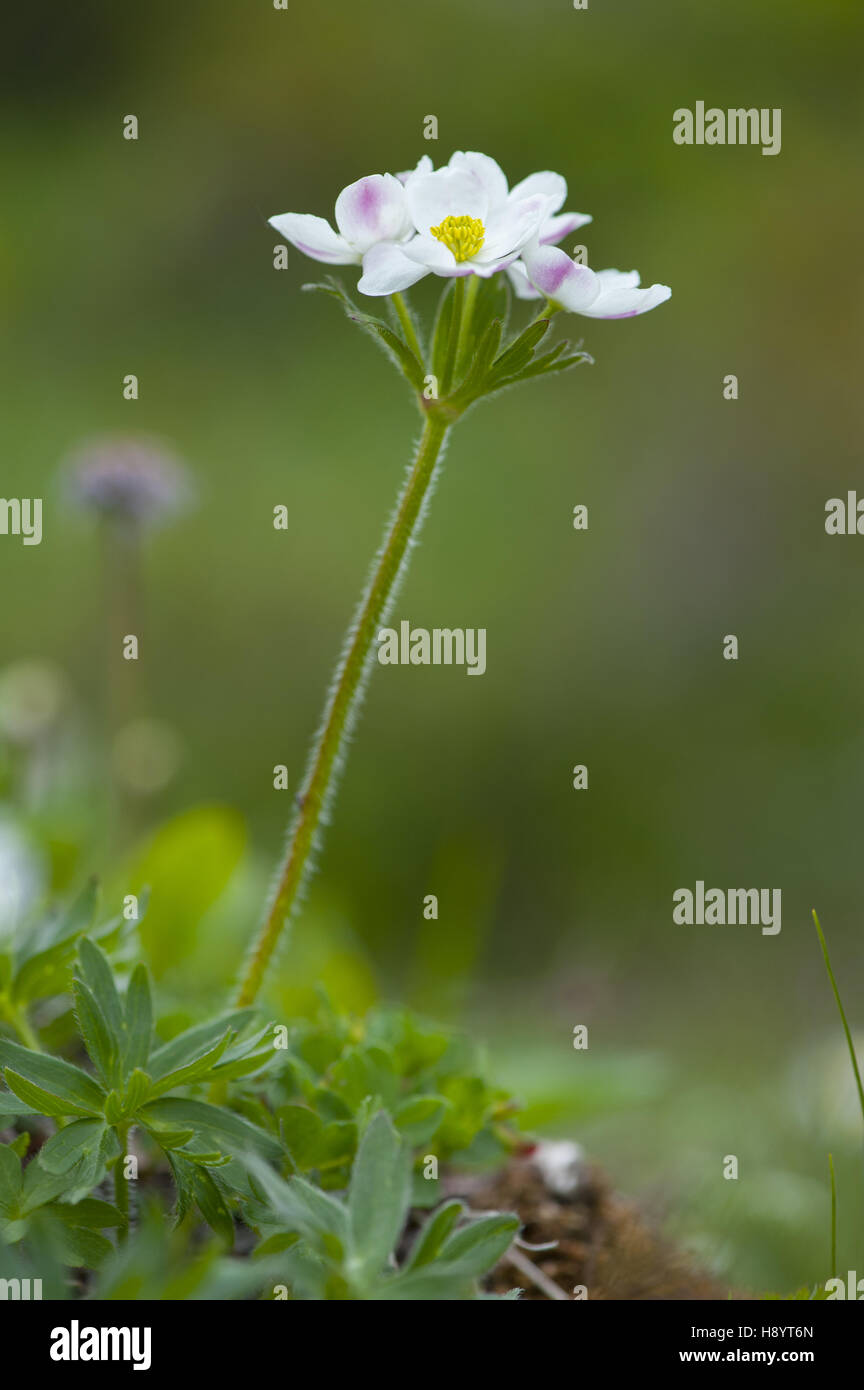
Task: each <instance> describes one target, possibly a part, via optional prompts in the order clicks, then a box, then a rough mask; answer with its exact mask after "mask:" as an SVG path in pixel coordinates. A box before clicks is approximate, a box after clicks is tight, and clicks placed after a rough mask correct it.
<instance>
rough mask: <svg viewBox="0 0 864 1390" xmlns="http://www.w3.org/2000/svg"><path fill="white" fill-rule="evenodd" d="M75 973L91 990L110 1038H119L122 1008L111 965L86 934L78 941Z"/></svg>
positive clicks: (121, 1024)
mask: <svg viewBox="0 0 864 1390" xmlns="http://www.w3.org/2000/svg"><path fill="white" fill-rule="evenodd" d="M76 973H77V975H78V978H79V979H80V980H82V981H83V982H84V984H85V985H87V987H88V989H89V990H90V991H91V993H92V995H93V998H94V999H95V1001H96V1004H97V1006H98V1008H99V1009H100V1010H101V1012H102V1016H103V1018H104V1019H105V1024H106V1027H107V1028H108V1030H109V1032H110V1033H111V1035H112V1038H120V1037H121V1035H122V1031H123V1008H122V1005H121V1003H120V995H119V994H118V993H117V986H116V985H115V983H114V976H113V974H112V973H111V966H110V965H109V963H108V957H107V956H106V955H105V952H104V951H103V950H101V949H100V947H99V946H96V945H95V944H94V943H93V942H92V941H91V940H90V938H89V937H87V936H82V938H81V940H80V941H79V942H78V970H77V972H76Z"/></svg>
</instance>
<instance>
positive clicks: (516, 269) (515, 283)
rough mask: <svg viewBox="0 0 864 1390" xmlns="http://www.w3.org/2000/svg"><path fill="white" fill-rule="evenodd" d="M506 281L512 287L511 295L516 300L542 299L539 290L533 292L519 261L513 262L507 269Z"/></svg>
mask: <svg viewBox="0 0 864 1390" xmlns="http://www.w3.org/2000/svg"><path fill="white" fill-rule="evenodd" d="M507 279H508V280H509V281H510V284H511V285H512V287H513V293H514V294H515V296H516V298H517V299H542V298H543V296H542V294H541V293H540V291H539V290H535V288H534V286H533V285H532V284H531V281H530V280H529V279H528V272H527V270H526V269H525V267H524V265H523V264H522V262H521V261H514V262H513V264H512V265H510V266H508V267H507Z"/></svg>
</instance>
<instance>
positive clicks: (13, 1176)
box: [0, 1144, 23, 1211]
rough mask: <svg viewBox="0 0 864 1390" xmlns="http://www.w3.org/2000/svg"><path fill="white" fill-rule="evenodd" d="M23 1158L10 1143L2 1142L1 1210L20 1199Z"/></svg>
mask: <svg viewBox="0 0 864 1390" xmlns="http://www.w3.org/2000/svg"><path fill="white" fill-rule="evenodd" d="M22 1181H23V1179H22V1176H21V1160H20V1159H19V1157H18V1155H17V1154H16V1153H15V1151H14V1150H13V1149H12V1148H11V1147H10V1145H8V1144H0V1211H3V1210H4V1209H6V1210H9V1209H11V1207H12V1206H13V1205H14V1203H15V1202H17V1200H18V1196H19V1194H20V1192H21V1184H22Z"/></svg>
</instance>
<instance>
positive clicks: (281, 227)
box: [269, 160, 431, 267]
mask: <svg viewBox="0 0 864 1390" xmlns="http://www.w3.org/2000/svg"><path fill="white" fill-rule="evenodd" d="M421 163H422V160H421ZM430 164H431V161H430ZM335 212H336V226H337V227H338V228H339V230H338V232H334V230H333V228H332V227H331V226H330V223H329V222H328V221H327V220H326V219H325V218H323V217H314V216H313V215H312V214H311V213H306V212H283V213H280V214H279V215H278V216H277V217H271V218H269V222H270V226H271V227H275V229H276V231H277V232H279V233H280V235H281V236H284V237H285V238H286V240H287V241H290V242H291V244H292V246H296V247H297V250H298V251H302V252H303V254H304V255H305V256H311V257H312V259H313V260H315V261H325V262H326V263H327V264H328V265H364V267H365V257H366V256H367V255H368V254H369V252H370V251H371V250H372V249H373V248H374V247H376V246H377V245H379V244H380V243H382V242H398V241H403V240H405V238H407V237H410V236H413V234H414V225H413V223H412V221H411V219H410V217H409V216H408V210H407V206H406V203H405V189H404V187H403V186H402V184H401V183H400V182H399V179H397V178H394V176H393V175H392V174H369V175H367V177H366V178H363V179H358V180H357V182H356V183H349V185H348V187H347V188H343V190H342V192H341V193H340V194H339V197H338V198H337V199H336V209H335Z"/></svg>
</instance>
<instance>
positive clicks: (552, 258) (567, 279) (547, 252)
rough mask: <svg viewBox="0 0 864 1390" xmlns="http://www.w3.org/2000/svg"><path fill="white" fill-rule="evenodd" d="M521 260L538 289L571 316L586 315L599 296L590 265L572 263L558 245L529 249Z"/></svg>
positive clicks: (598, 286)
mask: <svg viewBox="0 0 864 1390" xmlns="http://www.w3.org/2000/svg"><path fill="white" fill-rule="evenodd" d="M522 259H523V261H524V263H525V269H526V270H527V272H528V278H529V280H530V281H531V283H532V285H534V287H535V289H538V290H540V292H541V294H545V296H546V298H547V299H552V300H554V301H555V303H556V304H560V305H561V307H562V308H564V309H569V310H570V311H571V313H576V314H583V313H585V312H586V309H587V307H588V305H589V304H591V303H592V302H593V300H595V299H596V298H597V296H598V295H599V294H600V281H599V280H598V278H597V276H596V274H595V273H594V271H593V270H591V269H590V267H589V266H587V265H578V264H577V263H576V262H575V261H571V259H570V257H569V256H568V255H567V253H566V251H559V250H558V248H557V247H556V246H537V245H536V244H535V245H532V246H527V247H526V248H525V250H524V251H523V252H522Z"/></svg>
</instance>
